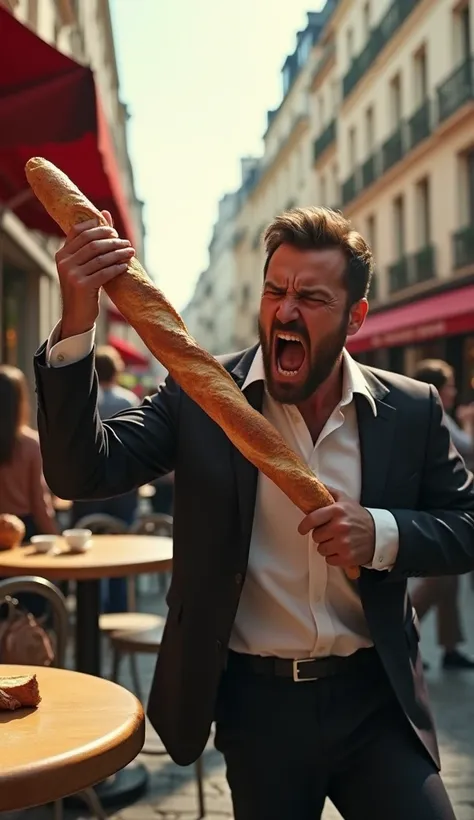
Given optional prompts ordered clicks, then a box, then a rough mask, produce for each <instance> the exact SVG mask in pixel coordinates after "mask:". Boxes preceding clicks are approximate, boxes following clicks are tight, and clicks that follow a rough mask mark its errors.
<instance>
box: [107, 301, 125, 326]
mask: <svg viewBox="0 0 474 820" xmlns="http://www.w3.org/2000/svg"><path fill="white" fill-rule="evenodd" d="M107 316H108V318H109V321H111V322H121V323H123V324H126V325H127V324H128V322H127V320H126V318H125V316H124V315H123V313H120V311H119V309H118V308H116V307H115V305H107Z"/></svg>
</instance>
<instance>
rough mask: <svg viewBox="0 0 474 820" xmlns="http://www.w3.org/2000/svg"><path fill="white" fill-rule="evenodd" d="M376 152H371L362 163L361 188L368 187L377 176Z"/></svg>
mask: <svg viewBox="0 0 474 820" xmlns="http://www.w3.org/2000/svg"><path fill="white" fill-rule="evenodd" d="M378 164H379V163H378V154H377V153H375V152H374V153H373V154H372V156H370V157H369V158H368V159H366V161H365V162H364V163H363V165H362V169H361V172H362V188H368V187H369V185H372V183H373V182H375V180H376V179H377V177H378V176H379V169H378Z"/></svg>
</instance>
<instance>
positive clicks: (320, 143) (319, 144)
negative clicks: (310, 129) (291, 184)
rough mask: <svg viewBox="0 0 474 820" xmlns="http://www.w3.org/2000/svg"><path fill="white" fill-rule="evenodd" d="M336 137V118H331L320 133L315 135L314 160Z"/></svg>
mask: <svg viewBox="0 0 474 820" xmlns="http://www.w3.org/2000/svg"><path fill="white" fill-rule="evenodd" d="M335 139H336V120H332V121H331V122H330V123H329V125H328V126H327V127H326V128H325V129H324V131H323V132H322V134H320V135H319V137H317V139H315V141H314V160H315V161H316V160H317V159H318V158H319V157H320V156H321V154H323V153H324V151H326V149H327V148H329V146H330V145H331V144H332V143H333V142H334V140H335Z"/></svg>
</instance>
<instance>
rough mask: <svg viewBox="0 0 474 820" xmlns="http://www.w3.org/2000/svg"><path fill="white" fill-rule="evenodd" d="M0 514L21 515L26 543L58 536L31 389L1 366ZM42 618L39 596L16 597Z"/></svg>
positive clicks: (43, 609)
mask: <svg viewBox="0 0 474 820" xmlns="http://www.w3.org/2000/svg"><path fill="white" fill-rule="evenodd" d="M0 408H1V410H0V413H1V424H0V514H1V513H10V514H12V515H16V516H18V518H20V519H21V520H22V521H23V523H24V525H25V539H24V542H25V543H27V542H28V541H29V540H30V538H31V537H32V536H33V535H38V534H40V533H41V534H43V535H49V534H53V535H56V534H58V533H59V530H58V526H57V523H56V517H55V512H54V508H53V503H52V498H51V493H50V492H49V490H48V488H47V486H46V482H45V480H44V476H43V464H42V458H41V450H40V445H39V439H38V434H37V433H36V431H35V430H33V428H32V427H30V426H29V415H30V408H29V401H28V386H27V382H26V379H25V376H24V375H23V373H22V371H21V370H19V369H18V368H17V367H11V366H10V365H0ZM17 597H18V599H19V600H20V603H21V605H22V606H23V607H25V608H26V609H28V610H29V611H30V612H31V613H32V614H33V615H35V616H36V617H39V616H40V615H43V614H44V613H45V612H46V610H47V607H46V604H45V601H44V600H43V599H42V598H39V597H38V596H37V595H19V596H17Z"/></svg>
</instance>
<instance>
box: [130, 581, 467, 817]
mask: <svg viewBox="0 0 474 820" xmlns="http://www.w3.org/2000/svg"><path fill="white" fill-rule="evenodd" d="M462 580H463V615H464V626H465V631H466V635H468V636H470V641H469V642H468V643H467V644H466V648H467V649H468V651H469V652H470V653H471V655H473V656H474V591H472V590H471V589H470V587H469V583H468V579H467V578H463V579H462ZM422 649H423V655H424V658H425V659H426V660H427V661H428V662H429V663H430V666H431V669H430V671H429V672H428V673H427V674H428V681H429V685H430V691H431V698H432V703H433V707H434V711H435V714H436V720H437V725H438V733H439V740H440V745H441V754H442V762H443V778H444V782H445V784H446V787H447V789H448V791H449V794H450V796H451V800H452V801H453V804H454V810H455V813H456V818H457V820H474V671H473V672H463V673H457V672H456V673H453V672H451V673H443V672H441V671H440V670H439V669H438V650H437V648H436V643H435V634H434V618H433V616H431V615H430V616H429V618H427V619H426V622H425V623H424V624H423V640H422ZM144 661H148V664H147V667H148V668H146V666H143V676H144V679H145V674H150V673H151V659H148V658H146V659H144ZM141 760H142V761H143V763H145V765H146V766H147V767H148V769H149V771H150V788H149V793H148V794H147V795H146V797H145V798H144V799H143V800H142V801H141V802H139V803H136V804H134V805H133V806H130V807H128V808H126V809H123V810H122V811H119V812H118V813H117V814H116V815H114V817H115V819H116V820H195V818H197V816H198V811H197V796H196V786H195V781H194V771H193V768H192V767H190V768H186V769H182V768H180V767H179V766H175V765H174V764H173V763H172V762H171V761H170V760H169V758H167V757H164V758H156V757H155V758H153V757H151V758H150V757H145V756H142V758H141ZM204 767H205V772H206V781H205V793H206V808H207V812H208V814H207V820H224V818H232V817H233V815H232V808H231V803H230V798H229V791H228V787H227V783H226V780H225V773H224V766H223V762H222V758H221V756H220V755H219V754H218V753H217V752H215V750H214V749H213V748H212V744H209V747H208V749H207V750H206V752H205V757H204ZM340 818H341V815H340V814H339V812H337V811H336V809H335V808H334V807H333V806H332V804H329V803H327V804H326V808H325V810H324V814H323V820H340ZM295 820H297V818H295Z"/></svg>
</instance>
